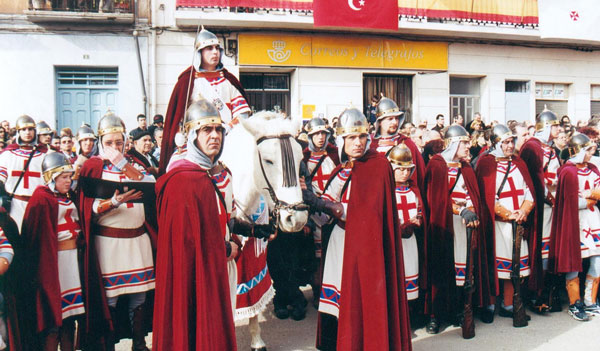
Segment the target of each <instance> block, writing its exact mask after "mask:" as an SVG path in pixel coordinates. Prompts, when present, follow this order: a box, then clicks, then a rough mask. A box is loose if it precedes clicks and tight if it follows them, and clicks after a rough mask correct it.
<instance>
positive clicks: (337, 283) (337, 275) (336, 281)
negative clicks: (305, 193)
mask: <svg viewBox="0 0 600 351" xmlns="http://www.w3.org/2000/svg"><path fill="white" fill-rule="evenodd" d="M351 173H352V168H350V167H349V168H344V169H342V170H340V172H339V173H338V174H336V175H335V178H334V179H333V180H332V181H331V183H330V184H329V187H328V188H327V190H326V191H325V193H324V194H323V198H324V199H327V200H329V201H338V202H341V203H342V206H343V207H344V215H343V216H342V220H341V222H342V223H338V224H336V225H335V226H334V227H333V231H332V232H331V237H330V238H329V243H328V244H327V254H326V255H325V266H324V269H323V282H322V284H321V296H320V299H319V312H322V313H328V314H331V315H333V316H335V317H338V316H339V312H340V297H341V296H342V269H343V266H344V241H345V235H346V230H345V229H344V228H342V227H345V221H346V213H347V210H348V199H349V195H350V188H351V187H352V180H349V178H350V174H351ZM347 181H348V182H349V183H348V186H346V189H344V185H345V184H346V182H347ZM342 190H344V191H343V193H342ZM322 224H324V223H321V225H322ZM340 225H341V226H340Z"/></svg>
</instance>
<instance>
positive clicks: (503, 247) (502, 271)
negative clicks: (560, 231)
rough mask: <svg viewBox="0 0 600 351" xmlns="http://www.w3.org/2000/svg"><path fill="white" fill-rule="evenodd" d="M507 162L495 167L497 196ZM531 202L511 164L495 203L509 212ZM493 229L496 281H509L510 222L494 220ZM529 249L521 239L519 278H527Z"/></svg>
mask: <svg viewBox="0 0 600 351" xmlns="http://www.w3.org/2000/svg"><path fill="white" fill-rule="evenodd" d="M507 168H508V161H498V162H497V166H496V187H495V193H496V194H498V190H499V189H500V185H501V183H502V180H503V179H504V177H505V175H506V169H507ZM525 200H527V201H533V196H532V195H531V190H530V189H529V187H527V184H526V183H525V179H524V178H523V175H522V174H521V171H519V168H518V167H517V165H515V164H514V163H512V162H511V164H510V171H509V173H508V178H506V182H505V183H504V186H503V188H502V192H501V193H500V196H498V195H496V199H495V201H496V203H498V202H499V203H500V205H502V206H503V207H504V208H506V209H507V210H509V211H516V210H518V209H520V208H521V205H522V204H523V201H525ZM495 223H496V224H495V227H494V237H495V245H496V271H497V273H498V279H510V273H511V271H512V257H513V230H512V223H511V222H503V221H499V220H498V219H497V218H496V222H495ZM529 273H530V265H529V249H528V246H527V240H525V238H523V241H522V242H521V255H520V276H521V277H526V276H529Z"/></svg>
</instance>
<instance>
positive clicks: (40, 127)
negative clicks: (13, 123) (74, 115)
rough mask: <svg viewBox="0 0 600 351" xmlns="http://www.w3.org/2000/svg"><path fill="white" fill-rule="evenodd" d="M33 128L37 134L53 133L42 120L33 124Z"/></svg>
mask: <svg viewBox="0 0 600 351" xmlns="http://www.w3.org/2000/svg"><path fill="white" fill-rule="evenodd" d="M35 130H36V132H37V134H38V135H48V134H52V133H53V131H52V128H50V126H49V125H48V123H46V122H44V121H39V122H38V123H37V125H36V126H35Z"/></svg>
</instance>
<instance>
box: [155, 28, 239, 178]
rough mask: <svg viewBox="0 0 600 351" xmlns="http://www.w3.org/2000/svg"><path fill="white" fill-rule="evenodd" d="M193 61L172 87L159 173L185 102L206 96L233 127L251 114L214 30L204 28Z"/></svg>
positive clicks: (166, 162) (172, 144)
mask: <svg viewBox="0 0 600 351" xmlns="http://www.w3.org/2000/svg"><path fill="white" fill-rule="evenodd" d="M195 50H197V52H196V56H195V58H194V64H193V65H192V66H190V67H188V68H187V69H186V70H185V71H183V73H181V74H180V75H179V77H178V78H177V83H176V84H175V87H174V88H173V93H172V94H171V99H170V100H169V106H168V107H167V114H166V116H165V124H164V131H163V141H162V145H161V149H160V150H161V151H160V155H161V156H160V162H159V174H164V173H165V172H166V169H167V166H168V165H169V160H170V159H171V155H172V154H173V152H174V151H175V134H177V132H178V131H179V125H180V124H181V122H182V121H183V117H184V114H185V111H186V109H187V106H186V103H187V105H188V106H189V105H190V104H191V103H192V102H194V101H196V100H198V99H200V98H204V99H207V100H208V101H211V102H212V103H213V104H214V105H216V107H217V109H219V113H220V115H221V118H222V119H223V122H224V123H226V124H227V128H229V129H231V128H233V126H235V125H236V124H238V123H239V119H240V118H247V117H248V115H249V114H250V107H249V106H248V102H247V101H248V98H247V97H246V95H245V92H244V89H243V88H242V84H241V83H240V82H239V81H238V79H237V78H236V77H235V76H234V75H233V74H231V73H229V72H228V71H227V69H225V68H224V67H223V64H222V62H221V58H222V55H223V49H222V48H221V47H220V44H219V39H218V38H217V37H216V35H214V34H213V33H211V32H209V31H207V30H206V29H204V28H202V30H201V31H200V33H199V34H198V37H197V38H196V42H195Z"/></svg>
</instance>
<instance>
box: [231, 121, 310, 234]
mask: <svg viewBox="0 0 600 351" xmlns="http://www.w3.org/2000/svg"><path fill="white" fill-rule="evenodd" d="M242 124H243V126H244V128H245V129H246V130H247V131H248V132H249V133H250V134H251V135H252V136H253V137H254V139H255V140H256V145H257V151H258V155H257V159H256V167H255V172H254V173H255V174H256V176H255V182H256V183H257V187H259V189H261V190H263V194H264V196H265V197H266V198H267V199H268V201H269V207H270V208H276V209H278V211H279V228H280V229H281V230H283V231H284V232H297V231H300V230H302V228H303V227H304V225H305V224H306V222H307V220H308V211H306V209H305V206H303V205H302V190H301V189H300V180H299V170H300V162H301V161H302V148H301V147H300V145H299V144H298V143H297V142H296V140H295V139H294V135H295V134H296V132H297V131H298V129H299V127H300V126H299V124H298V123H296V122H293V121H291V120H289V119H284V118H283V116H282V115H280V114H277V113H275V112H269V111H261V112H258V113H256V114H254V115H253V116H252V117H251V118H249V119H246V120H242ZM259 184H260V185H259Z"/></svg>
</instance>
